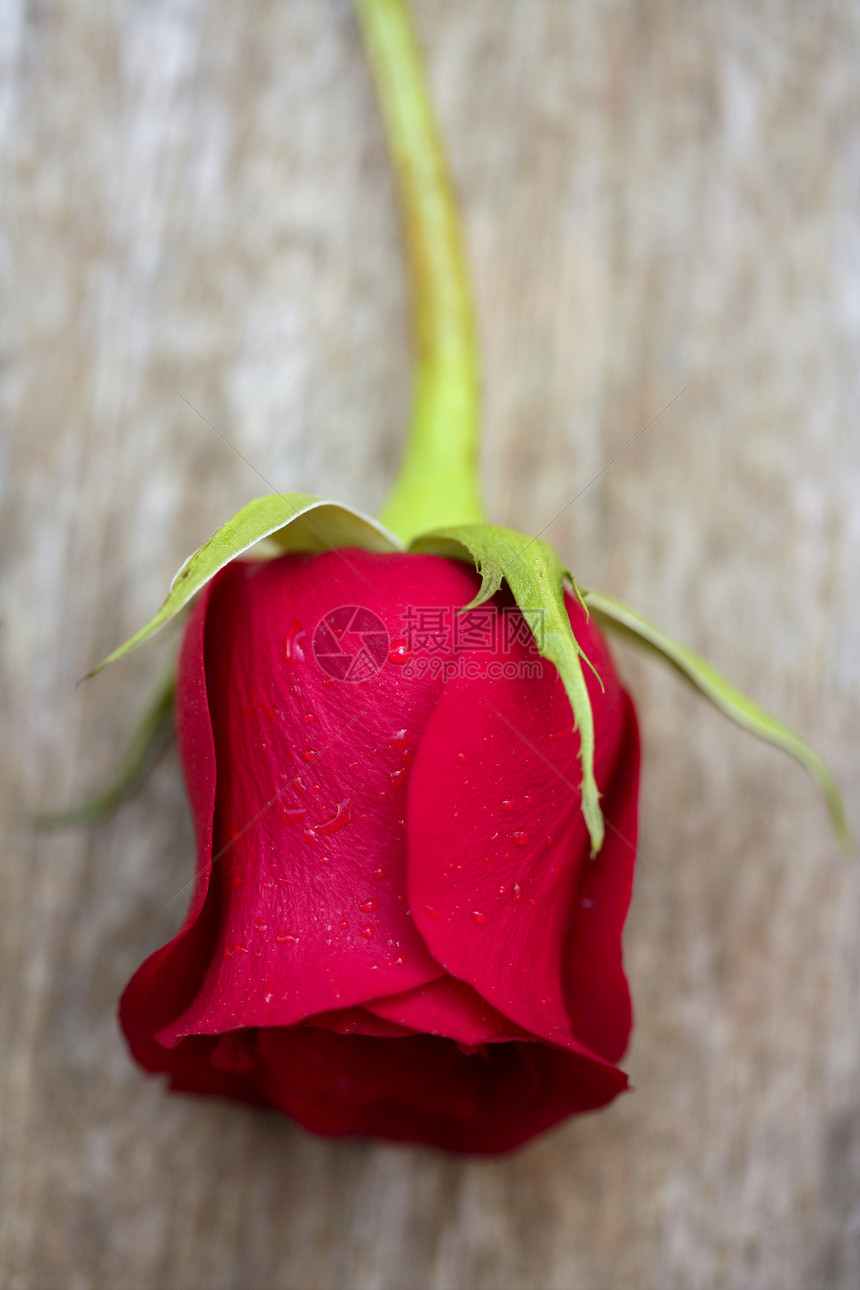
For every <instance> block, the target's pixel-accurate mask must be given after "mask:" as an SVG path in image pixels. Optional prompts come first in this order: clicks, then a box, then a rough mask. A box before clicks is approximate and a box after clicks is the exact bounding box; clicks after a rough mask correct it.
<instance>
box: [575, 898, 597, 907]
mask: <svg viewBox="0 0 860 1290" xmlns="http://www.w3.org/2000/svg"><path fill="white" fill-rule="evenodd" d="M579 903H580V905H581V907H582V908H583V909H594V901H593V900H589V898H588V897H587V896H583V898H582V900H581V901H580V902H579Z"/></svg>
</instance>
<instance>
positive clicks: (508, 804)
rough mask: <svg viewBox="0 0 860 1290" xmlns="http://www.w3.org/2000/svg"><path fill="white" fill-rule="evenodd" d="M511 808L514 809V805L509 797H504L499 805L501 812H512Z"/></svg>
mask: <svg viewBox="0 0 860 1290" xmlns="http://www.w3.org/2000/svg"><path fill="white" fill-rule="evenodd" d="M513 807H514V804H513V802H512V801H511V799H510V798H509V797H506V798H505V800H504V801H503V802H502V804H501V809H502V810H503V811H512V810H513Z"/></svg>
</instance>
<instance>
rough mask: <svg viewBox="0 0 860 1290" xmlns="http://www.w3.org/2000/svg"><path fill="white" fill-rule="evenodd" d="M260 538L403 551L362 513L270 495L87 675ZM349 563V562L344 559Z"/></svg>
mask: <svg viewBox="0 0 860 1290" xmlns="http://www.w3.org/2000/svg"><path fill="white" fill-rule="evenodd" d="M264 538H268V539H269V541H270V542H273V543H274V544H275V545H276V547H277V549H278V552H279V553H282V552H284V551H327V550H333V549H335V548H338V547H346V546H357V547H363V548H364V549H365V550H367V551H398V550H402V547H401V544H400V543H399V541H398V540H397V538H396V537H395V536H394V535H393V534H392V533H389V532H388V530H387V529H385V528H383V526H382V525H381V524H379V523H377V521H376V520H372V519H370V518H369V516H367V515H362V514H361V512H360V511H354V510H352V509H351V507H349V506H343V505H342V504H341V503H340V502H328V501H325V500H323V499H322V498H319V497H311V496H309V495H308V494H307V493H270V494H268V496H266V497H258V498H257V499H256V500H255V501H253V502H249V503H248V505H247V506H243V507H242V509H241V511H237V512H236V514H235V515H234V516H233V517H232V519H229V520H228V521H227V523H226V524H222V526H221V528H220V529H218V531H217V532H216V533H213V534H212V536H211V537H210V538H209V539H208V541H206V542H204V543H203V545H202V546H201V547H200V548H199V550H197V551H195V552H194V554H193V555H191V556H189V557H188V559H187V560H186V561H185V563H184V564H183V566H182V568H181V569H180V570H179V572H178V573H177V575H176V577H175V578H174V579H173V582H172V583H171V585H170V591H169V592H168V594H167V599H166V600H165V601H164V604H163V605H162V606H161V608H160V609H159V611H158V613H157V614H156V615H155V616H154V617H153V618H151V619H150V620H149V622H148V623H147V624H146V626H145V627H142V628H141V629H140V631H139V632H137V633H136V634H135V635H134V636H132V637H131V638H130V639H129V640H127V641H126V642H125V644H123V645H120V646H119V647H118V648H117V649H115V650H114V651H113V653H112V654H108V656H107V658H106V659H104V660H103V661H102V662H101V663H99V665H98V667H94V668H93V670H92V671H91V672H88V673H87V676H86V678H85V679H89V677H91V676H95V675H96V674H97V673H98V672H100V671H101V670H102V668H103V667H107V665H108V663H114V662H116V660H117V659H119V658H122V657H123V655H124V654H127V653H128V652H129V650H132V649H134V648H135V646H136V645H140V644H141V643H142V642H143V641H145V640H146V639H147V638H148V637H150V636H152V635H153V633H154V632H157V631H158V629H159V628H160V627H163V626H164V625H165V623H168V622H170V619H171V618H174V617H175V616H176V614H178V613H179V611H180V610H181V609H183V608H184V607H185V606H186V605H187V604H188V602H189V600H191V598H192V596H194V595H196V593H197V592H198V591H200V590H201V589H202V588H203V587H205V586H206V583H207V582H208V581H209V580H210V578H214V576H215V574H216V573H217V572H218V570H219V569H223V568H224V566H225V564H229V563H230V561H231V560H235V559H236V557H237V556H239V555H242V554H243V552H245V551H247V550H249V549H250V548H251V547H252V546H256V544H257V543H258V542H261V541H262V540H263V539H264ZM343 558H344V559H345V560H346V561H347V563H349V557H348V556H347V555H344V557H343Z"/></svg>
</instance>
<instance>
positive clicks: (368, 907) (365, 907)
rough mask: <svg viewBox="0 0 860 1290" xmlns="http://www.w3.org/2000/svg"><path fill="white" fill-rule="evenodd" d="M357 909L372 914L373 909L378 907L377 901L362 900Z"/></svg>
mask: <svg viewBox="0 0 860 1290" xmlns="http://www.w3.org/2000/svg"><path fill="white" fill-rule="evenodd" d="M359 909H360V910H361V912H362V913H363V914H372V913H373V911H374V910H375V909H379V901H378V900H363V901H362V902H361V904H360V905H359Z"/></svg>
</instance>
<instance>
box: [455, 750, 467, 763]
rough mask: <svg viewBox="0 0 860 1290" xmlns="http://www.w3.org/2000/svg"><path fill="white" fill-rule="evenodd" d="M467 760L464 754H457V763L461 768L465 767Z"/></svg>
mask: <svg viewBox="0 0 860 1290" xmlns="http://www.w3.org/2000/svg"><path fill="white" fill-rule="evenodd" d="M468 760H469V759H468V757H467V756H466V754H465V753H464V752H458V753H457V761H458V762H459V763H460V765H461V766H465V765H466V762H467V761H468Z"/></svg>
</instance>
